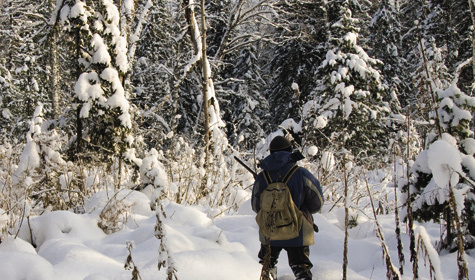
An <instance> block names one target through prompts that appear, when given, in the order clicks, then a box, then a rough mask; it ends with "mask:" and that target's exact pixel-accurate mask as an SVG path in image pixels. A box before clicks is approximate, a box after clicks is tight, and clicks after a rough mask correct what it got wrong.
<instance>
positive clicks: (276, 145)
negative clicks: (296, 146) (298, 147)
mask: <svg viewBox="0 0 475 280" xmlns="http://www.w3.org/2000/svg"><path fill="white" fill-rule="evenodd" d="M269 150H270V152H271V154H272V153H274V152H278V151H288V152H292V145H291V144H290V141H289V140H287V138H285V137H284V136H280V135H279V136H276V137H274V139H272V141H271V142H270V145H269Z"/></svg>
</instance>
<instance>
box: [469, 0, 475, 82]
mask: <svg viewBox="0 0 475 280" xmlns="http://www.w3.org/2000/svg"><path fill="white" fill-rule="evenodd" d="M468 3H469V6H470V16H471V18H472V25H473V26H475V7H474V6H475V2H474V0H468ZM472 77H473V78H472V82H473V83H475V28H472Z"/></svg>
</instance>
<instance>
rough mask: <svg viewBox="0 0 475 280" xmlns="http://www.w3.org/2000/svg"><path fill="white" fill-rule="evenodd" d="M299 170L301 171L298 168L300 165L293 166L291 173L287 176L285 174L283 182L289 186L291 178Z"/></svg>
mask: <svg viewBox="0 0 475 280" xmlns="http://www.w3.org/2000/svg"><path fill="white" fill-rule="evenodd" d="M297 169H299V166H298V165H294V166H292V167H291V168H290V169H289V171H288V172H287V174H285V177H284V180H282V182H283V183H284V184H286V185H287V182H288V181H289V180H290V178H291V177H292V175H294V173H295V171H297Z"/></svg>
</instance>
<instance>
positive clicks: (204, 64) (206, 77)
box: [201, 0, 211, 184]
mask: <svg viewBox="0 0 475 280" xmlns="http://www.w3.org/2000/svg"><path fill="white" fill-rule="evenodd" d="M201 28H202V30H201V69H202V72H203V113H204V129H205V135H204V145H205V147H204V148H205V163H204V164H205V166H204V168H205V170H206V171H208V169H209V168H208V165H209V150H210V131H209V112H208V110H209V108H208V89H209V87H210V82H211V77H210V73H211V69H209V67H210V66H209V62H208V57H207V55H206V15H205V0H201ZM207 173H208V172H206V174H207ZM203 181H204V183H205V184H206V181H207V176H206V175H205V176H204V178H203Z"/></svg>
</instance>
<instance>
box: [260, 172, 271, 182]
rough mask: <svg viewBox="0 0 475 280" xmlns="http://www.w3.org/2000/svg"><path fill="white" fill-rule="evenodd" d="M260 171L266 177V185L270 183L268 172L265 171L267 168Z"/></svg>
mask: <svg viewBox="0 0 475 280" xmlns="http://www.w3.org/2000/svg"><path fill="white" fill-rule="evenodd" d="M262 173H263V174H264V179H266V183H267V185H270V184H272V178H271V177H270V174H269V172H267V170H264V171H262Z"/></svg>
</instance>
